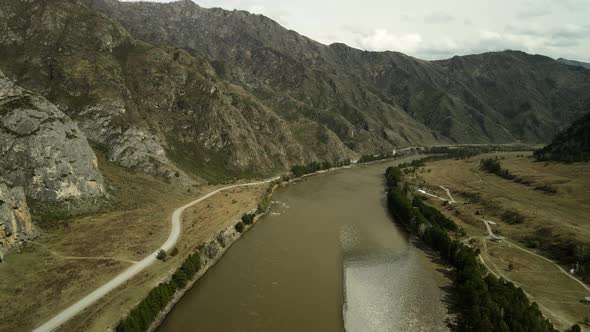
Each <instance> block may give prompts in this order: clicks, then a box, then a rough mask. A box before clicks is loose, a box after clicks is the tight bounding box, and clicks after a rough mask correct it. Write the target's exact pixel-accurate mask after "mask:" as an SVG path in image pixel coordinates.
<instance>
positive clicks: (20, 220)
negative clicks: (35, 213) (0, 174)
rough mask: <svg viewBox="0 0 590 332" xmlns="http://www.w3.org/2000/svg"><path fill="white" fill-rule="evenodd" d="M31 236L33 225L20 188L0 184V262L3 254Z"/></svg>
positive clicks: (23, 193)
mask: <svg viewBox="0 0 590 332" xmlns="http://www.w3.org/2000/svg"><path fill="white" fill-rule="evenodd" d="M32 234H33V224H32V223H31V214H30V212H29V207H28V206H27V201H26V198H25V192H24V190H23V188H22V187H14V188H9V187H8V186H7V185H6V184H4V183H1V182H0V262H1V261H2V260H3V252H5V251H6V250H7V249H9V248H11V247H13V246H15V245H17V244H19V243H20V242H21V241H23V240H26V239H27V238H29V237H30V236H31V235H32Z"/></svg>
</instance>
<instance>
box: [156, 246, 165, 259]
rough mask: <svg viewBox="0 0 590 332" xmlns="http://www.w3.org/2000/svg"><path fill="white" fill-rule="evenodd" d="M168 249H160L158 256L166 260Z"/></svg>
mask: <svg viewBox="0 0 590 332" xmlns="http://www.w3.org/2000/svg"><path fill="white" fill-rule="evenodd" d="M166 256H167V255H166V251H164V250H163V249H160V251H158V254H157V255H156V258H157V259H159V260H161V261H163V260H166Z"/></svg>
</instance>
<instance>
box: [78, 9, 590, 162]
mask: <svg viewBox="0 0 590 332" xmlns="http://www.w3.org/2000/svg"><path fill="white" fill-rule="evenodd" d="M85 1H86V2H87V3H89V5H90V6H92V7H93V8H95V9H97V10H100V11H102V12H104V13H106V14H107V15H109V16H110V17H112V18H114V19H116V20H118V21H119V22H121V23H122V24H123V25H124V26H125V27H126V28H127V29H128V30H129V31H130V32H131V33H132V34H133V35H134V36H136V37H138V38H141V39H144V40H146V41H148V42H150V43H154V44H156V45H174V46H177V47H181V48H184V49H186V50H188V51H189V52H191V53H192V54H199V55H202V56H205V57H208V58H211V59H214V60H215V61H214V66H215V68H216V72H218V73H219V74H220V75H222V76H223V77H225V78H227V79H228V80H230V81H232V82H234V83H236V84H239V85H241V86H243V87H244V88H245V89H247V90H248V91H250V92H252V93H253V94H254V95H256V96H257V97H258V98H260V99H261V100H263V102H265V103H266V104H267V105H269V106H270V107H271V108H272V109H273V110H276V111H278V112H279V113H280V114H281V115H283V116H285V117H286V118H287V119H288V117H289V116H294V115H293V114H294V113H297V114H303V115H305V116H306V117H307V118H309V119H311V120H314V121H319V122H321V123H324V124H326V125H327V126H328V127H329V128H330V129H332V130H333V131H334V132H335V133H336V134H337V135H338V136H339V137H340V138H341V140H342V141H343V142H345V143H346V144H347V146H349V147H351V148H352V149H355V150H357V151H367V150H375V149H377V148H385V147H389V146H391V145H404V144H409V143H424V142H429V141H432V140H439V141H441V140H444V137H445V136H446V137H449V138H451V139H452V140H454V141H457V142H511V141H515V140H524V141H528V142H542V141H545V140H546V139H547V134H548V133H550V132H552V131H554V130H555V128H561V127H564V126H566V124H567V123H569V122H571V121H572V120H573V119H574V118H576V117H577V116H579V115H580V114H581V110H583V109H584V108H585V107H586V106H588V105H590V96H589V95H588V93H586V92H587V91H588V89H589V88H590V74H589V73H587V72H585V71H582V70H578V68H575V67H570V66H564V65H562V64H559V63H557V62H556V61H554V60H551V59H550V58H546V57H542V56H534V55H528V54H524V53H521V52H498V53H488V54H482V55H475V56H466V57H454V58H452V59H449V60H444V61H434V62H427V61H422V60H418V59H414V58H412V57H408V56H406V55H403V54H400V53H394V52H380V53H379V52H363V51H360V50H356V49H352V48H350V47H347V46H346V45H342V44H333V45H330V46H325V45H322V44H319V43H317V42H314V41H312V40H310V39H308V38H305V37H303V36H301V35H299V34H297V33H296V32H294V31H289V30H286V29H284V28H282V27H281V26H280V25H278V24H277V23H276V22H274V21H272V20H270V19H268V18H266V17H264V16H261V15H251V14H249V13H247V12H243V11H226V10H222V9H218V8H214V9H205V8H201V7H199V6H198V5H196V4H194V3H193V2H191V1H189V0H185V1H179V2H173V3H165V4H162V3H136V2H133V3H132V2H118V1H116V0H85ZM408 115H409V116H408ZM416 120H417V121H416ZM431 130H435V132H432V131H431Z"/></svg>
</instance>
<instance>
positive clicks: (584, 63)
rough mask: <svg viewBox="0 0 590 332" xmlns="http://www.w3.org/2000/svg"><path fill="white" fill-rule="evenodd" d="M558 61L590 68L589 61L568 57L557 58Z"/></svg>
mask: <svg viewBox="0 0 590 332" xmlns="http://www.w3.org/2000/svg"><path fill="white" fill-rule="evenodd" d="M557 62H561V63H563V64H566V65H570V66H578V67H583V68H586V69H590V63H588V62H582V61H576V60H568V59H564V58H559V59H557Z"/></svg>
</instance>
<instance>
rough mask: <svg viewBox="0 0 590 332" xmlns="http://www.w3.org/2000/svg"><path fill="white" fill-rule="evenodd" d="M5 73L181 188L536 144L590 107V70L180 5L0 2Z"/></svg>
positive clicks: (101, 141)
mask: <svg viewBox="0 0 590 332" xmlns="http://www.w3.org/2000/svg"><path fill="white" fill-rule="evenodd" d="M0 70H2V71H3V72H4V73H5V74H6V76H7V77H8V78H9V79H10V80H12V81H14V82H15V83H16V84H17V85H19V86H21V87H23V88H24V89H26V90H27V91H30V92H31V93H34V94H38V95H39V97H40V98H41V97H42V98H45V100H46V102H45V104H44V105H45V106H43V108H51V109H53V107H56V108H58V109H59V110H60V112H63V116H64V117H65V118H67V119H68V121H71V122H72V126H75V127H76V128H78V130H79V132H76V134H75V136H76V137H79V138H80V139H83V140H84V142H87V144H88V145H89V146H91V147H92V149H94V150H96V151H99V152H100V153H103V154H104V155H105V156H106V157H107V158H108V160H109V161H110V162H113V163H116V164H118V165H121V166H124V167H126V168H129V169H131V170H135V171H140V172H143V173H147V174H150V175H154V176H158V177H163V178H165V179H166V180H167V181H169V182H174V183H177V184H180V185H186V186H189V185H192V184H195V183H204V182H212V183H217V182H227V181H231V180H234V179H236V178H240V177H254V176H265V175H269V174H276V173H278V172H281V171H284V170H286V169H289V168H290V167H291V166H292V165H294V164H306V163H308V162H310V161H314V160H327V161H339V160H342V159H349V158H357V157H358V156H359V155H361V154H371V153H379V152H389V151H391V150H392V149H395V148H397V147H407V146H415V145H430V144H439V143H453V142H458V143H488V142H493V143H506V142H516V141H523V142H545V141H546V140H547V137H549V136H550V134H551V133H552V132H554V131H555V129H556V128H558V129H561V128H565V126H566V125H567V124H569V123H571V122H572V121H573V120H574V119H576V118H578V117H579V116H580V115H581V114H582V113H583V112H584V111H586V110H587V109H589V107H590V95H589V94H588V93H587V91H590V71H587V70H584V69H582V68H579V67H575V66H569V65H564V64H561V63H559V62H557V61H554V60H552V59H550V58H548V57H544V56H539V55H529V54H526V53H522V52H517V51H506V52H497V53H486V54H480V55H470V56H463V57H453V58H452V59H448V60H442V61H424V60H420V59H416V58H413V57H410V56H407V55H404V54H401V53H396V52H366V51H361V50H357V49H354V48H350V47H348V46H346V45H343V44H333V45H329V46H327V45H323V44H320V43H318V42H315V41H313V40H311V39H309V38H306V37H304V36H301V35H299V34H298V33H296V32H294V31H290V30H287V29H285V28H283V27H281V26H280V25H279V24H277V23H276V22H274V21H272V20H271V19H268V18H266V17H264V16H261V15H252V14H250V13H247V12H244V11H226V10H223V9H205V8H202V7H200V6H198V5H196V4H195V3H193V2H191V1H188V0H187V1H179V2H173V3H145V2H118V1H116V0H73V1H67V0H52V1H49V0H43V1H25V0H16V1H0ZM0 88H2V87H0ZM49 105H54V106H49ZM5 108H6V112H19V108H18V107H16V106H15V105H14V104H6V106H5ZM41 111H45V110H41ZM60 116H61V115H60ZM65 118H64V119H65ZM64 121H66V120H64ZM2 143H3V145H6V143H5V142H2ZM44 143H46V144H52V141H47V142H44ZM73 152H75V151H73ZM90 152H91V151H90ZM90 152H85V155H87V156H90ZM52 158H53V159H55V157H49V160H51V159H52ZM20 162H21V164H22V165H21V164H19V165H17V166H21V167H22V166H26V167H29V166H28V164H26V163H25V162H24V161H20ZM31 167H32V168H35V169H36V167H37V166H35V165H33V166H31ZM39 167H41V166H39ZM71 167H72V171H71V172H72V173H73V174H75V172H76V171H80V170H81V171H82V172H85V168H84V167H86V166H84V167H82V166H80V167H79V166H78V165H76V164H72V166H71ZM35 169H34V170H33V172H34V171H35ZM92 178H93V179H100V172H98V174H97V175H96V176H92ZM19 179H20V180H14V184H12V185H11V186H23V190H24V192H25V193H31V192H33V190H35V187H34V186H33V185H32V184H31V183H29V182H27V180H26V179H24V178H22V179H21V178H19ZM66 179H68V178H67V177H66ZM96 181H99V180H96ZM101 190H102V189H101ZM55 202H58V199H57V198H56V197H53V198H51V199H48V200H47V202H45V203H48V204H51V203H55Z"/></svg>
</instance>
